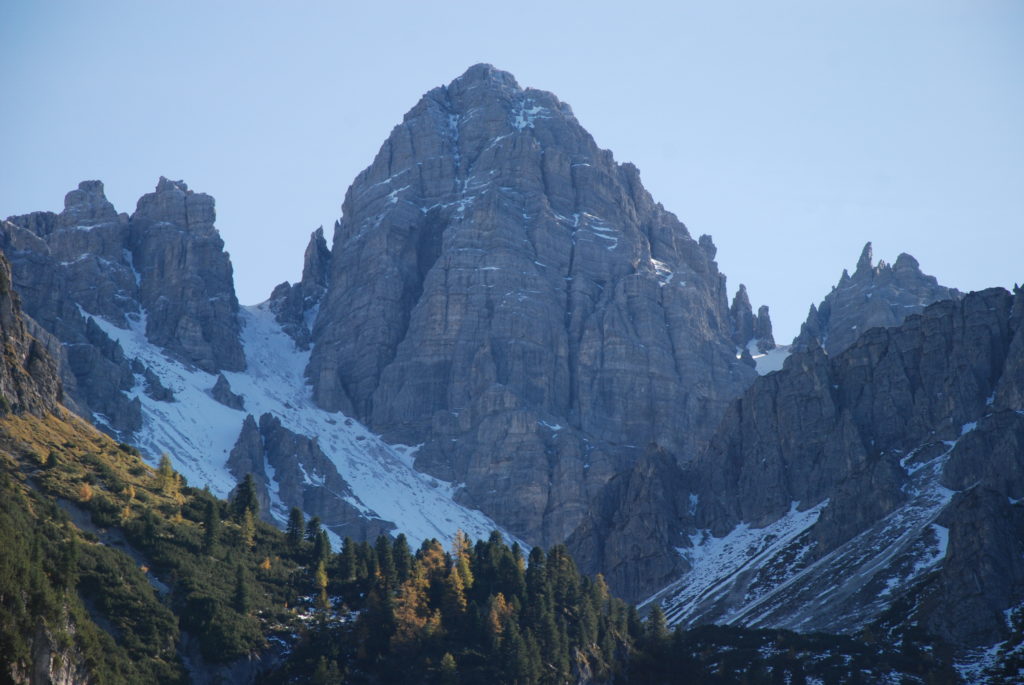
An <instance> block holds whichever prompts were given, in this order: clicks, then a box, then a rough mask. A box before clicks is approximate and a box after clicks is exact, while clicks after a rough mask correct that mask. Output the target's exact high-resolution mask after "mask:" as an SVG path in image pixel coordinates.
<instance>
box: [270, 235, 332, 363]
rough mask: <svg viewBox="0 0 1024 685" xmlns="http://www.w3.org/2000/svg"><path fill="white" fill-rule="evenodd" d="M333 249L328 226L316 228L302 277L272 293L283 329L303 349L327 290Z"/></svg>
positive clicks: (274, 310)
mask: <svg viewBox="0 0 1024 685" xmlns="http://www.w3.org/2000/svg"><path fill="white" fill-rule="evenodd" d="M330 262H331V251H330V250H329V249H328V247H327V240H326V239H325V238H324V229H323V227H320V228H318V229H316V230H315V231H313V234H312V235H311V236H310V237H309V244H308V245H307V246H306V253H305V255H304V257H303V264H302V280H301V281H299V282H298V283H296V284H294V285H292V284H291V283H289V282H287V281H285V282H284V283H281V284H280V285H278V286H277V287H276V288H274V292H273V293H271V295H270V308H271V310H273V312H274V316H275V318H276V319H277V322H278V323H279V324H281V328H282V330H284V331H285V332H286V333H287V334H288V335H290V336H291V337H292V338H293V339H294V340H295V345H296V346H297V347H298V348H299V349H300V350H308V349H309V345H310V338H311V333H310V325H311V322H312V321H313V319H315V318H316V312H317V308H318V306H319V304H320V298H321V296H323V294H324V291H326V290H327V276H328V269H329V268H330Z"/></svg>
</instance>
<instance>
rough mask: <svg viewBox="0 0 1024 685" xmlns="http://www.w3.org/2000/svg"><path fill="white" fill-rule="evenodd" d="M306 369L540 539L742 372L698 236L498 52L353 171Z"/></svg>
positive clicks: (742, 379) (690, 443) (714, 411)
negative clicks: (495, 63) (523, 82)
mask: <svg viewBox="0 0 1024 685" xmlns="http://www.w3.org/2000/svg"><path fill="white" fill-rule="evenodd" d="M343 212H344V216H343V218H342V219H341V220H340V221H339V222H338V223H337V224H336V226H335V235H334V244H333V248H332V251H331V259H330V277H329V279H328V282H327V290H326V292H325V293H324V295H323V298H322V300H321V304H320V309H319V314H318V316H317V319H316V323H315V325H314V327H313V331H312V336H313V342H314V347H313V350H312V355H311V360H310V365H309V369H308V375H309V378H310V380H311V382H312V384H313V392H314V397H315V399H316V401H317V402H318V403H319V405H320V406H322V407H324V408H327V409H330V410H341V411H344V412H346V413H348V412H353V413H354V414H355V415H356V416H357V417H359V418H361V419H363V420H365V421H367V422H369V423H370V425H371V426H372V427H373V428H374V429H375V430H379V431H381V432H383V434H384V435H385V436H386V437H388V438H389V439H392V440H396V441H401V442H405V443H408V444H419V443H423V447H422V448H421V449H420V451H419V452H418V453H417V466H418V467H419V468H422V469H425V470H427V471H428V472H430V473H433V474H436V475H438V476H440V477H443V478H445V479H450V480H454V481H457V482H461V483H464V484H465V486H464V488H463V489H462V495H461V497H462V499H463V501H464V502H465V503H467V504H469V505H471V506H476V507H479V508H481V509H482V510H483V511H484V512H486V513H488V514H489V515H491V516H493V517H494V518H495V519H496V520H498V521H500V522H502V523H504V524H505V525H507V526H508V527H509V529H510V530H512V531H514V532H515V533H517V534H519V535H522V536H525V537H526V539H528V540H530V541H531V542H537V543H551V542H555V541H560V540H563V539H565V537H566V536H567V535H568V534H569V533H570V532H571V531H572V530H573V529H574V528H575V527H576V526H577V525H579V524H580V523H581V522H582V520H583V516H584V512H585V511H586V509H587V507H588V506H589V505H588V503H589V501H590V499H591V498H592V497H594V496H596V494H597V493H598V492H599V491H600V490H601V488H602V487H603V486H604V484H605V483H607V482H608V480H609V479H610V478H611V477H612V476H614V475H615V474H617V473H620V472H622V471H624V470H625V469H626V468H628V467H629V465H630V464H631V463H632V462H633V461H634V460H635V459H636V457H637V456H639V455H640V454H641V453H642V451H643V449H644V447H645V446H646V445H647V444H648V443H651V442H654V443H656V444H657V445H659V446H660V447H661V448H664V449H666V450H668V451H670V452H671V453H673V454H675V455H677V456H678V458H679V459H680V460H686V459H688V458H692V456H693V455H695V454H696V453H697V452H698V451H699V449H700V448H701V447H702V446H703V444H704V443H705V441H706V439H707V437H708V436H709V434H710V432H711V430H712V429H713V425H714V424H715V423H716V421H717V418H718V417H719V416H720V415H721V412H722V411H723V409H724V407H725V405H726V403H727V401H728V400H729V399H730V398H732V397H735V396H736V395H738V394H739V393H740V392H741V391H742V390H743V389H744V388H745V387H746V386H747V385H748V384H749V383H750V382H751V380H752V378H753V377H754V375H755V374H754V372H753V370H752V369H750V368H749V367H747V366H745V365H743V364H741V363H739V361H738V360H737V359H736V355H735V346H734V344H733V342H732V340H731V337H732V328H733V325H732V319H731V316H730V314H729V308H728V302H727V296H726V291H725V279H724V277H723V276H722V275H721V274H720V273H719V271H718V267H717V265H716V263H715V262H714V254H715V248H714V245H713V243H712V242H711V240H710V238H708V237H706V236H704V237H701V239H700V240H694V239H693V238H692V237H691V236H690V234H689V232H688V231H687V230H686V227H685V226H683V224H682V223H680V222H679V221H678V220H677V219H676V217H675V216H673V215H672V214H670V213H669V212H667V211H665V210H664V209H663V208H662V207H661V206H660V205H658V204H656V203H655V202H654V200H653V199H652V198H651V196H650V195H649V194H648V193H647V191H646V190H644V188H643V186H642V185H641V183H640V178H639V172H638V171H637V170H636V168H635V167H633V166H632V165H629V164H624V165H620V164H617V163H615V161H614V159H613V158H612V155H611V153H610V152H608V151H606V150H601V149H600V148H598V147H597V145H596V144H595V143H594V141H593V139H592V138H591V137H590V135H589V134H588V133H587V132H586V131H584V130H583V128H582V127H581V126H580V125H579V123H578V122H577V121H576V119H575V117H574V116H573V115H572V111H571V109H570V108H569V106H568V105H566V104H564V103H562V102H560V101H558V99H557V98H556V97H555V96H554V95H552V94H550V93H546V92H543V91H537V90H532V89H525V90H524V89H522V88H520V87H519V85H518V84H517V83H516V82H515V79H514V78H513V77H512V76H511V75H510V74H507V73H505V72H501V71H498V70H496V69H494V68H493V67H490V66H488V65H477V66H475V67H472V68H471V69H470V70H469V71H467V72H466V73H465V74H464V75H463V76H461V77H460V78H458V79H456V80H455V81H453V82H452V83H451V84H450V85H448V86H445V87H440V88H436V89H434V90H432V91H430V92H429V93H427V94H426V95H425V96H424V97H423V99H422V100H421V101H420V102H419V104H417V105H416V107H414V108H413V109H412V110H411V111H410V112H409V113H408V114H407V115H406V117H405V119H404V121H403V122H402V123H401V124H400V125H399V126H397V127H396V128H395V129H394V131H393V132H392V134H391V136H390V137H389V139H388V140H387V141H386V142H385V144H384V146H383V147H382V148H381V151H380V153H379V154H378V156H377V158H376V159H375V160H374V163H373V164H372V165H371V166H370V167H369V168H367V169H366V170H365V171H363V172H362V173H361V174H360V175H359V177H358V178H357V179H356V181H355V183H354V184H353V185H352V187H351V188H350V189H349V191H348V193H347V194H346V197H345V202H344V205H343Z"/></svg>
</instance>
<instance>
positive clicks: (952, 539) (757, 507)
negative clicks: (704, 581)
mask: <svg viewBox="0 0 1024 685" xmlns="http://www.w3.org/2000/svg"><path fill="white" fill-rule="evenodd" d="M1022 312H1024V294H1022V293H1021V292H1017V293H1015V294H1011V293H1008V292H1007V291H1005V290H1002V289H998V288H995V289H991V290H986V291H981V292H977V293H971V294H968V295H966V296H965V297H964V298H963V299H961V300H946V301H942V302H938V303H935V304H932V305H930V306H928V307H927V308H925V309H924V310H923V311H922V312H921V313H920V314H916V315H912V316H909V317H907V318H906V320H905V321H904V322H903V323H902V324H901V325H899V326H895V327H889V328H874V329H871V330H869V331H867V332H866V333H864V334H862V335H861V336H860V337H859V338H857V339H856V340H855V341H854V342H853V343H852V344H851V345H850V346H849V347H848V348H847V349H846V350H844V351H842V352H840V353H837V354H835V355H828V354H826V353H825V352H824V350H823V349H821V348H820V347H819V346H816V339H811V342H810V344H809V347H808V349H806V350H804V351H800V352H797V353H795V354H793V355H792V356H790V358H789V359H787V361H786V364H785V367H784V369H783V370H782V371H781V372H779V373H774V374H770V375H768V376H764V377H762V378H760V379H758V380H757V381H756V382H755V383H754V384H753V385H752V386H751V388H750V389H749V390H748V391H747V392H746V393H745V394H744V395H743V397H742V398H741V399H739V400H737V401H736V402H734V403H733V404H732V405H731V407H730V408H729V410H728V411H727V412H726V414H725V417H724V419H723V421H722V423H721V425H720V426H719V428H718V431H717V433H716V435H715V436H714V438H713V439H712V440H711V442H710V444H709V447H708V449H707V450H706V451H705V452H704V453H703V454H702V455H701V457H700V458H699V459H698V460H696V461H695V462H693V463H692V464H689V465H687V466H686V467H685V471H684V473H683V475H682V477H681V479H682V483H683V485H682V486H680V487H679V490H680V492H689V496H690V497H691V501H693V502H695V503H699V504H695V506H694V507H693V510H692V511H690V512H688V513H687V515H680V514H678V511H677V512H676V515H677V517H678V518H677V519H676V520H675V527H676V528H677V529H679V530H687V531H688V532H689V533H691V534H692V533H694V532H696V531H701V530H707V531H709V533H710V534H712V535H716V536H721V535H724V534H726V533H728V532H729V531H732V530H733V529H734V528H735V527H736V526H737V525H738V524H741V523H745V524H748V525H749V526H751V527H753V528H759V527H763V526H765V525H768V524H771V523H773V522H775V521H778V520H779V519H780V518H781V517H782V516H783V515H785V514H787V513H788V512H791V510H792V507H793V503H794V502H796V503H799V508H800V509H801V510H805V509H807V508H809V507H811V506H814V505H818V504H823V503H825V502H826V500H827V506H824V509H823V510H822V512H821V515H820V517H819V518H818V519H817V522H816V523H815V524H814V525H813V526H812V527H811V528H810V529H809V530H808V531H807V533H806V534H805V535H804V537H802V538H800V539H799V540H797V541H796V542H794V543H793V546H792V551H791V552H785V551H783V552H782V553H780V554H778V555H777V556H776V557H775V558H770V557H769V556H766V557H764V558H762V559H761V560H760V561H759V562H758V563H759V564H762V565H764V567H762V568H759V567H758V566H757V565H754V566H752V567H751V568H750V570H749V573H747V574H746V575H744V574H742V573H741V574H739V575H737V576H734V577H733V578H732V579H730V581H729V583H731V584H732V585H731V589H729V591H728V592H722V593H720V594H718V595H716V596H715V599H714V602H711V601H710V600H709V601H705V602H703V603H696V604H689V605H687V606H688V607H689V608H688V609H687V610H686V611H687V612H689V613H686V614H680V615H679V616H680V618H682V617H683V616H685V617H687V618H685V619H684V620H686V621H693V620H695V618H694V617H695V616H696V617H699V619H696V620H697V621H698V622H700V621H715V620H720V619H721V617H723V616H726V615H728V616H731V617H732V618H731V619H730V620H733V621H735V622H738V623H740V624H748V625H764V626H768V625H770V626H776V627H789V628H793V627H798V628H799V629H802V630H830V631H840V632H843V631H846V630H853V629H859V627H862V626H864V625H865V624H866V622H869V621H871V620H878V621H881V622H882V623H884V624H885V625H888V626H889V627H890V628H891V627H893V626H896V627H897V628H899V629H900V630H904V631H906V630H910V629H911V628H912V627H914V626H918V627H921V626H923V627H924V629H925V630H926V631H927V632H928V633H929V634H931V635H934V636H938V637H939V638H941V639H944V640H947V641H949V642H950V643H952V644H953V645H955V646H957V647H960V648H965V647H978V646H982V645H990V644H992V643H993V642H995V641H998V640H1000V639H1005V637H1006V635H1007V630H1008V629H1007V627H1006V622H1005V620H1004V615H1003V612H1004V611H1005V610H1007V609H1008V608H1010V607H1011V606H1015V605H1017V604H1019V603H1020V602H1021V601H1022V600H1024V561H1022V559H1024V554H1022V547H1021V542H1020V541H1021V540H1022V539H1024V515H1022V513H1021V512H1022V511H1024V509H1022V508H1021V505H1020V504H1018V502H1020V501H1021V499H1022V498H1024V404H1020V403H1019V402H1020V394H1019V389H1020V380H1021V375H1020V369H1021V363H1022V359H1024V343H1022V340H1024V325H1022V322H1024V317H1022V315H1021V314H1022ZM931 471H934V473H935V474H936V475H935V477H934V478H932V479H931V480H929V477H928V475H927V474H928V473H929V472H931ZM929 492H930V493H931V494H929ZM922 498H923V499H922ZM929 498H930V501H929ZM947 498H948V502H946V500H947ZM922 502H923V504H922ZM925 505H927V506H925ZM928 507H932V508H933V509H934V511H935V512H936V513H935V514H929V513H928V512H927V511H926V509H927V508H928ZM679 508H680V506H679V505H676V509H677V510H678V509H679ZM663 511H665V510H663ZM915 516H917V517H919V519H920V520H919V522H917V523H914V524H913V525H910V524H908V523H907V522H908V521H912V519H913V518H914V517H915ZM901 526H902V528H901ZM915 526H916V527H915ZM662 527H663V528H664V527H665V526H664V525H663V526H662ZM666 529H667V530H672V529H673V526H672V525H669V526H667V528H666ZM892 531H897V533H893V532H892ZM936 531H939V532H936ZM942 531H944V532H942ZM941 537H944V538H945V542H940V538H941ZM666 539H667V540H669V541H670V542H671V544H673V545H677V543H676V542H675V541H673V540H672V538H671V536H668V537H667V538H666ZM872 540H878V541H880V542H879V543H878V544H875V543H873V542H872ZM912 543H913V544H912ZM690 544H691V543H690V541H689V540H684V541H683V542H682V543H681V544H679V545H678V546H681V547H682V548H684V549H686V548H687V547H689V546H690ZM914 545H917V547H916V548H915V547H914ZM929 548H931V549H937V550H938V552H934V553H933V552H927V549H929ZM922 549H924V550H925V553H922V551H921V550H922ZM915 550H916V551H915ZM787 554H791V555H795V556H791V557H787V556H786V555H787ZM914 554H917V557H916V559H917V560H916V561H914V559H915V557H914ZM922 554H923V556H922ZM929 554H932V555H933V556H931V557H929V556H928V555H929ZM936 554H937V555H938V556H934V555H936ZM871 555H879V556H878V557H877V558H876V559H875V561H872V562H870V563H867V562H865V561H864V560H865V559H868V560H870V559H872V556H871ZM854 557H856V558H854ZM793 559H796V560H797V561H794V560H793ZM907 559H910V561H906V560H907ZM921 559H924V560H925V561H921ZM787 569H788V570H787ZM829 569H832V570H831V571H829ZM922 569H925V570H924V571H922ZM787 574H796V575H795V576H792V577H795V578H796V580H789V581H787V582H786V583H785V585H784V586H783V587H782V588H779V589H775V590H774V591H773V592H774V593H775V594H774V595H772V596H771V597H773V599H771V600H764V601H762V602H761V603H760V604H757V605H756V609H747V608H746V605H745V604H744V603H745V602H746V601H748V600H747V599H745V598H750V597H758V596H759V594H758V593H759V592H765V590H764V588H765V587H768V588H771V587H772V585H771V583H772V581H771V578H787V577H791V576H787ZM830 574H831V575H830ZM886 574H888V580H886ZM876 575H877V577H875V576H876ZM839 579H842V583H840V580H839ZM901 579H902V580H901ZM823 583H830V584H831V586H832V587H833V588H835V586H836V585H838V584H842V591H841V592H836V593H835V594H834V595H829V593H828V592H825V590H826V589H827V586H826V585H824V584H823ZM723 587H730V586H729V585H724V586H723ZM893 588H898V589H899V591H898V592H895V591H894V590H893ZM676 592H677V591H676ZM822 593H824V594H822ZM823 596H828V597H829V599H825V600H822V599H821V597H823ZM669 604H670V605H671V602H670V603H669ZM673 606H678V607H679V608H680V609H681V606H682V605H673ZM695 612H696V613H695Z"/></svg>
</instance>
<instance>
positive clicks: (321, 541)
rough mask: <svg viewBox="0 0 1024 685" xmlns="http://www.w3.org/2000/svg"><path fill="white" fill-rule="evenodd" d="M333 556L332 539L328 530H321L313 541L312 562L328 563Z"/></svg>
mask: <svg viewBox="0 0 1024 685" xmlns="http://www.w3.org/2000/svg"><path fill="white" fill-rule="evenodd" d="M330 558H331V539H330V538H329V537H327V531H326V530H321V531H320V532H319V533H318V534H317V536H316V539H315V540H314V541H313V558H312V564H314V565H315V564H321V563H322V564H326V563H327V562H328V561H329V560H330Z"/></svg>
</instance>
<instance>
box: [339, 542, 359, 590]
mask: <svg viewBox="0 0 1024 685" xmlns="http://www.w3.org/2000/svg"><path fill="white" fill-rule="evenodd" d="M355 546H356V543H354V542H352V538H350V537H348V536H345V539H344V540H342V542H341V555H340V559H339V561H338V563H339V565H340V567H341V573H340V579H341V582H343V583H350V582H352V581H353V580H355V579H356V550H355Z"/></svg>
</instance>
